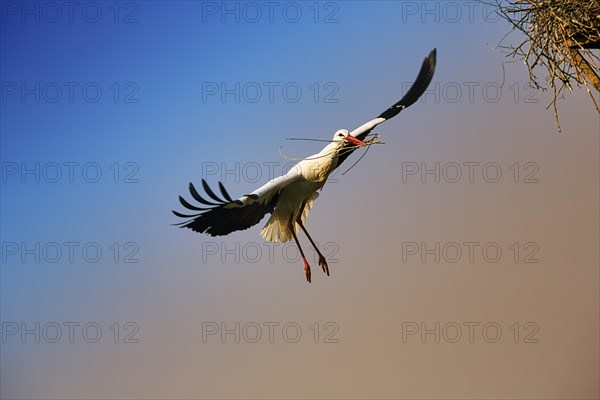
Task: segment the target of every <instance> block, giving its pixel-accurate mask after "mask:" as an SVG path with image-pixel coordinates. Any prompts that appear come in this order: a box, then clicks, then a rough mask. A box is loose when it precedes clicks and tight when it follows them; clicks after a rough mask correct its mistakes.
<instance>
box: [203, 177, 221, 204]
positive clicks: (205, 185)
mask: <svg viewBox="0 0 600 400" xmlns="http://www.w3.org/2000/svg"><path fill="white" fill-rule="evenodd" d="M202 187H203V188H204V191H205V192H206V194H208V197H210V198H211V199H213V200H214V201H218V202H219V203H221V204H224V203H225V202H224V201H223V199H221V198H220V197H219V196H217V195H216V194H215V192H213V191H212V189H211V188H210V186H208V183H207V182H206V180H204V179H202Z"/></svg>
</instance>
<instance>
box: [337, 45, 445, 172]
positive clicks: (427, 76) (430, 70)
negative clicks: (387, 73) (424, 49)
mask: <svg viewBox="0 0 600 400" xmlns="http://www.w3.org/2000/svg"><path fill="white" fill-rule="evenodd" d="M436 55H437V51H436V49H433V50H431V52H430V53H429V55H428V56H427V57H426V58H425V60H423V64H422V65H421V70H420V71H419V75H417V79H416V80H415V82H414V83H413V84H412V86H411V87H410V89H409V90H408V92H407V93H406V94H405V95H404V96H403V97H402V98H401V99H400V100H399V101H398V102H396V103H395V104H394V105H392V106H391V107H390V108H388V109H387V110H385V111H384V112H382V113H381V114H380V115H379V116H378V117H377V118H375V119H372V120H371V121H369V122H367V123H365V124H363V125H361V126H359V127H358V128H356V129H355V130H353V131H352V132H350V134H351V135H352V136H354V137H355V138H358V139H360V140H364V139H365V138H366V137H367V135H368V134H369V133H370V132H371V131H372V130H373V128H375V127H376V126H377V125H379V124H381V123H382V122H384V121H387V120H388V119H390V118H393V117H395V116H396V115H398V114H399V113H400V111H402V110H404V109H405V108H407V107H409V106H411V105H412V104H414V103H415V102H416V101H417V100H418V99H419V97H421V95H422V94H423V93H424V92H425V90H427V87H428V86H429V84H430V83H431V79H432V78H433V74H434V72H435V63H436ZM356 149H357V147H356V146H355V145H353V144H351V143H349V144H347V145H346V146H345V148H344V149H343V150H342V151H341V152H340V155H339V156H338V163H337V166H338V167H339V166H340V164H341V163H342V162H344V160H345V159H346V158H348V156H349V155H350V154H351V153H352V152H353V151H354V150H356Z"/></svg>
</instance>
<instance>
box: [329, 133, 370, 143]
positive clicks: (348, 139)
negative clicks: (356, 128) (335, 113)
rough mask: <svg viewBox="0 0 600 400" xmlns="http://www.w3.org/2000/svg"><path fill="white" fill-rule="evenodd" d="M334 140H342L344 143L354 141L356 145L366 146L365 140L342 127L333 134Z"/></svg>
mask: <svg viewBox="0 0 600 400" xmlns="http://www.w3.org/2000/svg"><path fill="white" fill-rule="evenodd" d="M332 141H333V142H340V143H343V144H346V143H352V144H354V145H356V146H364V145H365V142H363V141H362V140H360V139H357V138H355V137H354V136H352V135H351V134H349V133H348V130H346V129H340V130H338V131H337V132H336V133H335V134H334V135H333V140H332Z"/></svg>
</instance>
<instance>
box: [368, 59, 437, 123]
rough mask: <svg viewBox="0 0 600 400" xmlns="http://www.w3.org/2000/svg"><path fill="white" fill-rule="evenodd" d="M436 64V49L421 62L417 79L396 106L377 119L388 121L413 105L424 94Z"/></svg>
mask: <svg viewBox="0 0 600 400" xmlns="http://www.w3.org/2000/svg"><path fill="white" fill-rule="evenodd" d="M436 62H437V49H433V50H431V52H430V53H429V55H427V57H425V59H424V60H423V64H421V70H420V71H419V75H417V79H415V82H414V83H413V84H412V86H411V87H410V89H409V90H408V92H406V94H405V95H404V96H403V97H402V99H400V101H398V102H397V103H396V104H394V105H393V106H391V107H390V108H388V109H387V110H385V111H384V112H382V113H381V115H379V118H385V119H390V118H393V117H395V116H396V115H398V113H399V112H400V111H402V110H404V109H405V108H407V107H410V106H411V105H413V104H414V103H415V102H416V101H417V100H419V98H420V97H421V96H422V95H423V93H425V90H427V88H428V87H429V84H430V83H431V80H432V79H433V74H434V73H435V66H436Z"/></svg>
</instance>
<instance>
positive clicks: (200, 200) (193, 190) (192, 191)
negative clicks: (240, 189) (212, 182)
mask: <svg viewBox="0 0 600 400" xmlns="http://www.w3.org/2000/svg"><path fill="white" fill-rule="evenodd" d="M190 194H191V195H192V197H193V198H194V200H196V201H197V202H198V203H202V204H204V205H207V206H218V205H219V204H218V203H213V202H211V201H208V200H204V198H202V196H200V194H199V193H198V191H197V190H196V188H195V187H194V184H193V183H192V182H190Z"/></svg>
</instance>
